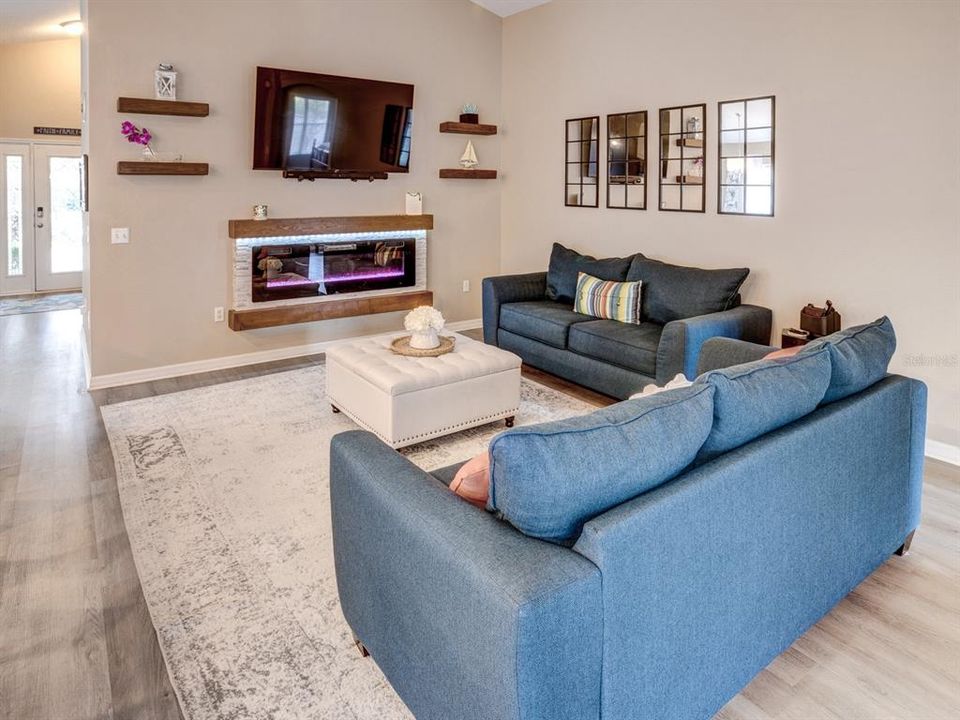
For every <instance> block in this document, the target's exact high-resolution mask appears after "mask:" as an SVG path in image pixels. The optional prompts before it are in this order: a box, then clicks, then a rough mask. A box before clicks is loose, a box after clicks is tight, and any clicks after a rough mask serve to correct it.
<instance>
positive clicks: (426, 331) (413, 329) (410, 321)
mask: <svg viewBox="0 0 960 720" xmlns="http://www.w3.org/2000/svg"><path fill="white" fill-rule="evenodd" d="M443 325H444V319H443V315H441V314H440V311H439V310H437V309H436V308H433V307H430V306H429V305H421V306H420V307H418V308H414V309H413V310H411V311H410V312H409V313H407V316H406V317H405V318H404V319H403V327H404V328H406V329H407V330H408V331H409V332H410V347H412V348H415V349H417V350H431V349H433V348H435V347H439V346H440V336H439V335H438V333H439V332H440V331H441V330H443Z"/></svg>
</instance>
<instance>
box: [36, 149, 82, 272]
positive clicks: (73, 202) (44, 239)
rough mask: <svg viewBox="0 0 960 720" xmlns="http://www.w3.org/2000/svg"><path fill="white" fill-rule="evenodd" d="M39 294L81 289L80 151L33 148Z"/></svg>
mask: <svg viewBox="0 0 960 720" xmlns="http://www.w3.org/2000/svg"><path fill="white" fill-rule="evenodd" d="M33 174H34V197H33V205H34V216H33V221H34V228H35V230H34V232H35V236H34V237H35V243H36V269H35V275H36V290H38V291H46V290H69V289H73V288H79V287H80V285H81V283H82V278H83V209H82V207H81V206H80V148H79V147H77V146H76V145H34V149H33Z"/></svg>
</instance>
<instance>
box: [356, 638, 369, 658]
mask: <svg viewBox="0 0 960 720" xmlns="http://www.w3.org/2000/svg"><path fill="white" fill-rule="evenodd" d="M353 644H354V645H356V646H357V651H358V652H359V653H360V657H370V653H369V652H368V651H367V648H366V647H364V645H363V643H362V642H360V638H358V637H357V636H356V635H354V636H353Z"/></svg>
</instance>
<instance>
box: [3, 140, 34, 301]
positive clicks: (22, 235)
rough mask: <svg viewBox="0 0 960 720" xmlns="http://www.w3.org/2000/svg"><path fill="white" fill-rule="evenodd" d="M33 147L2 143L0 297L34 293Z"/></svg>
mask: <svg viewBox="0 0 960 720" xmlns="http://www.w3.org/2000/svg"><path fill="white" fill-rule="evenodd" d="M32 187H33V177H32V173H31V171H30V146H29V145H26V144H23V143H0V294H4V295H9V294H17V293H29V292H32V291H33V289H34V287H33V258H34V253H33V248H34V245H33V222H32V216H31V211H30V208H31V206H32V201H33V200H32V195H33V194H32V192H31V190H32Z"/></svg>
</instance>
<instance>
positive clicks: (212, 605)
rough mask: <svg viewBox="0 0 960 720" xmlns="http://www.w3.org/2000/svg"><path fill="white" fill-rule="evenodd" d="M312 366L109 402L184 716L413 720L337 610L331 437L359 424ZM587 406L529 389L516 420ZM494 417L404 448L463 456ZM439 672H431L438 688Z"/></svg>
mask: <svg viewBox="0 0 960 720" xmlns="http://www.w3.org/2000/svg"><path fill="white" fill-rule="evenodd" d="M325 385H326V381H325V370H324V368H323V367H322V366H313V367H309V368H303V369H299V370H293V371H289V372H283V373H277V374H274V375H267V376H261V377H258V378H254V379H249V380H241V381H237V382H231V383H225V384H222V385H213V386H210V387H206V388H200V389H194V390H188V391H184V392H179V393H174V394H170V395H163V396H159V397H153V398H147V399H143V400H135V401H132V402H126V403H121V404H118V405H109V406H105V407H103V408H102V414H103V421H104V424H105V426H106V429H107V433H108V435H109V438H110V444H111V447H112V448H113V455H114V458H115V461H116V466H117V484H118V487H119V491H120V501H121V505H122V507H123V516H124V521H125V523H126V528H127V534H128V535H129V537H130V544H131V547H132V548H133V555H134V560H135V562H136V566H137V571H138V573H139V575H140V581H141V584H142V586H143V592H144V596H145V598H146V601H147V605H148V607H149V609H150V614H151V617H152V619H153V623H154V625H155V627H156V630H157V634H158V637H159V641H160V647H161V649H162V651H163V654H164V657H165V658H166V661H167V667H168V669H169V671H170V675H171V679H172V682H173V685H174V688H175V690H176V692H177V696H178V698H179V700H180V706H181V708H182V712H183V715H184V717H185V718H186V720H207V719H209V720H213V719H214V718H217V719H218V720H247V719H250V720H252V719H254V718H256V719H257V720H284V719H290V720H294V719H296V720H303V719H305V718H323V719H324V720H401V719H404V720H406V719H407V718H411V717H412V715H411V714H410V712H409V711H408V710H407V708H406V707H405V706H404V704H403V702H402V701H401V700H400V699H399V697H398V696H397V695H396V693H395V692H394V691H393V689H392V688H391V687H390V685H389V683H388V682H387V681H386V680H385V678H384V677H383V675H382V674H381V673H380V671H379V670H378V669H377V666H376V664H375V663H373V662H372V661H371V660H370V659H363V658H361V657H360V655H359V653H357V651H356V649H355V648H354V646H353V642H352V640H351V635H350V630H349V628H348V626H347V624H346V621H345V620H344V619H343V616H342V614H341V611H340V607H339V604H338V601H337V591H336V581H335V578H334V566H333V550H332V539H331V531H330V507H329V491H328V458H329V445H330V439H331V438H332V437H333V435H335V434H336V433H338V432H342V431H344V430H350V429H355V427H356V426H355V425H354V424H353V423H352V422H351V421H350V420H349V418H347V417H346V416H344V415H342V414H334V413H333V412H331V410H330V406H329V404H328V403H327V401H326V398H325V395H324V388H325ZM590 409H591V406H589V405H587V404H586V403H583V402H581V401H578V400H575V399H573V398H571V397H570V396H567V395H564V394H563V393H559V392H557V391H554V390H551V389H549V388H546V387H544V386H542V385H539V384H536V383H533V382H530V381H527V380H524V381H523V384H522V390H521V405H520V412H519V413H518V414H517V423H518V424H530V423H534V422H542V421H546V420H552V419H559V418H563V417H569V416H572V415H577V414H581V413H584V412H587V411H589V410H590ZM502 431H503V424H502V423H496V424H492V425H487V426H483V427H480V428H474V429H471V430H467V431H464V432H461V433H458V434H456V435H451V436H448V437H446V438H439V439H437V440H434V441H431V442H428V443H423V444H421V445H416V446H413V447H411V448H408V449H405V450H404V451H403V452H404V454H405V455H406V456H407V457H408V458H410V460H412V461H413V462H414V463H416V464H417V465H419V466H420V467H423V468H425V469H428V470H430V469H436V468H439V467H443V466H446V465H449V464H452V463H454V462H457V461H459V460H464V459H466V458H468V457H470V456H472V455H475V454H476V453H478V452H480V451H481V450H482V449H483V448H484V447H486V445H487V443H488V442H489V440H490V439H491V438H492V437H493V436H494V435H495V434H496V433H498V432H502ZM439 680H440V678H438V681H439Z"/></svg>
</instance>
